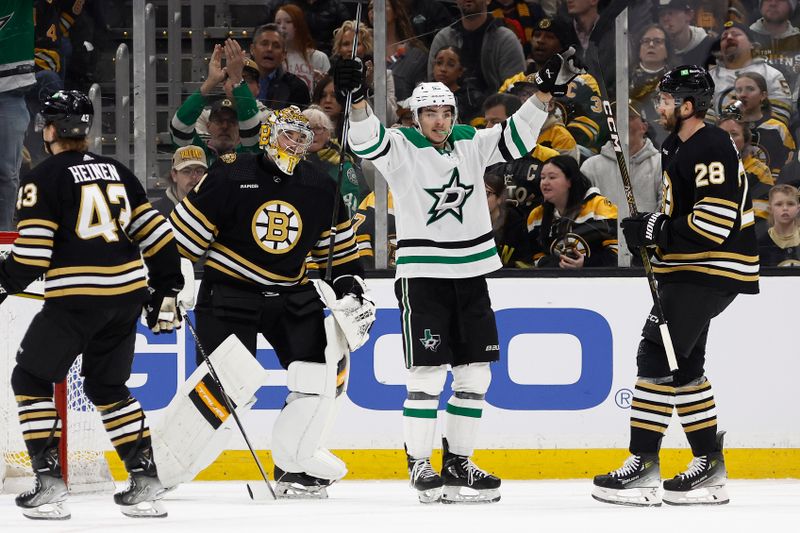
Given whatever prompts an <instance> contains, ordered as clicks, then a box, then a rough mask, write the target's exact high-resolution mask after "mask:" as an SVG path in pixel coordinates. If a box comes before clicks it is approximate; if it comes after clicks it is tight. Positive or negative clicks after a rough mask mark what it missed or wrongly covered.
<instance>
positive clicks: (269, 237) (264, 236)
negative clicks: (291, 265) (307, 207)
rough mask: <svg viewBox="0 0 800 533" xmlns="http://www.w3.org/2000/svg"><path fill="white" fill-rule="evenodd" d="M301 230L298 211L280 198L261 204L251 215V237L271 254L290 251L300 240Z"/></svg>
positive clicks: (301, 225)
mask: <svg viewBox="0 0 800 533" xmlns="http://www.w3.org/2000/svg"><path fill="white" fill-rule="evenodd" d="M302 231H303V221H302V220H301V219H300V213H299V212H298V211H297V209H295V208H294V206H292V205H291V204H288V203H286V202H283V201H281V200H271V201H269V202H267V203H265V204H262V205H261V207H259V208H258V210H257V211H256V213H255V216H253V238H254V239H255V240H256V242H257V243H258V245H259V246H260V247H261V248H263V249H264V250H266V251H267V252H269V253H271V254H285V253H287V252H289V251H291V250H292V248H294V247H295V245H296V244H297V241H299V240H300V234H301V233H302Z"/></svg>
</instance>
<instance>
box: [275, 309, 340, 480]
mask: <svg viewBox="0 0 800 533" xmlns="http://www.w3.org/2000/svg"><path fill="white" fill-rule="evenodd" d="M325 334H326V337H327V341H328V345H327V347H326V348H325V361H326V362H325V363H324V364H322V363H309V362H306V361H295V362H293V363H291V364H290V365H289V369H288V378H287V387H288V388H289V396H288V397H287V399H286V406H285V407H284V408H283V409H282V410H281V412H280V414H278V418H277V419H276V420H275V426H274V427H273V433H272V435H273V437H272V440H273V444H272V457H273V459H274V460H275V464H276V465H278V466H279V467H280V468H281V469H282V470H284V471H286V472H305V473H306V474H309V475H311V476H314V477H319V478H322V479H331V480H338V479H341V478H343V477H344V476H345V474H347V466H346V465H345V464H344V462H343V461H342V460H341V459H339V458H338V457H336V456H335V455H333V454H332V453H331V452H330V451H328V450H327V449H326V448H325V447H324V444H325V440H326V437H327V435H328V432H329V430H330V427H331V426H332V425H333V421H334V420H335V418H336V411H337V402H336V398H337V397H339V396H341V395H342V393H343V392H344V391H345V390H346V389H347V382H348V376H349V370H350V369H349V356H350V352H349V350H348V349H347V342H346V341H345V339H344V335H343V334H342V332H341V330H340V329H339V327H338V326H337V324H336V321H335V319H334V318H333V317H332V316H328V317H326V318H325Z"/></svg>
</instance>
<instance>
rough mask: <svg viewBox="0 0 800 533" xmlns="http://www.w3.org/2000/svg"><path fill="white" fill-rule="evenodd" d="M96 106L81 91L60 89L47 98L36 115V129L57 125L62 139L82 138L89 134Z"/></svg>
mask: <svg viewBox="0 0 800 533" xmlns="http://www.w3.org/2000/svg"><path fill="white" fill-rule="evenodd" d="M93 117H94V106H92V101H91V100H89V97H88V96H86V95H85V94H83V93H82V92H80V91H58V92H56V93H53V94H52V95H51V96H48V97H47V98H45V100H44V101H43V102H42V109H41V111H39V114H38V115H37V116H36V131H41V130H43V129H44V128H45V126H47V125H49V124H53V125H55V127H56V129H57V130H58V136H59V137H61V138H62V139H81V138H83V137H86V136H87V135H89V128H90V127H91V125H92V118H93Z"/></svg>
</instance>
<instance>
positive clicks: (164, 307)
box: [144, 288, 181, 334]
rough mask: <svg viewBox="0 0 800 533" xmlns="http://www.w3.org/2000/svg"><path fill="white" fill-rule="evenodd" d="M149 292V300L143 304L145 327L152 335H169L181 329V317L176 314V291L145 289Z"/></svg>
mask: <svg viewBox="0 0 800 533" xmlns="http://www.w3.org/2000/svg"><path fill="white" fill-rule="evenodd" d="M147 290H148V291H149V292H150V299H149V300H147V302H145V304H144V316H145V322H147V327H148V328H150V329H151V330H152V331H153V333H155V334H159V333H169V332H171V331H172V330H173V329H179V328H180V327H181V315H180V313H178V306H177V303H176V301H177V296H178V292H179V291H178V290H177V289H171V290H168V291H158V290H155V289H153V288H148V289H147Z"/></svg>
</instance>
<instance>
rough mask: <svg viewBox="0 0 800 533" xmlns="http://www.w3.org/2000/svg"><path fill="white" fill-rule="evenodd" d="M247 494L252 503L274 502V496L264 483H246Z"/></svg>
mask: <svg viewBox="0 0 800 533" xmlns="http://www.w3.org/2000/svg"><path fill="white" fill-rule="evenodd" d="M247 492H248V493H249V494H250V499H251V500H253V501H254V502H259V503H262V502H269V501H273V500H275V494H274V493H273V492H272V491H271V490H270V488H269V487H268V486H267V485H266V483H248V484H247Z"/></svg>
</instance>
